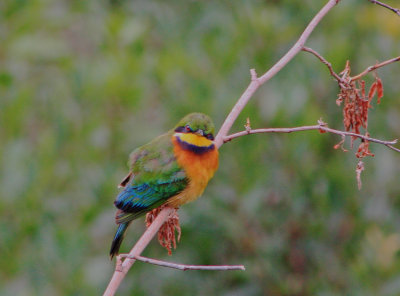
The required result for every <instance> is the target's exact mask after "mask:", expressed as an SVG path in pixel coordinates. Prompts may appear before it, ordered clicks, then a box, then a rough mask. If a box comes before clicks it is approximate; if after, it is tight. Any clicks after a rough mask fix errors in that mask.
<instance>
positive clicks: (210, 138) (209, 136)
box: [206, 134, 214, 141]
mask: <svg viewBox="0 0 400 296" xmlns="http://www.w3.org/2000/svg"><path fill="white" fill-rule="evenodd" d="M206 138H207V139H209V140H211V141H212V140H214V136H213V135H212V134H207V136H206Z"/></svg>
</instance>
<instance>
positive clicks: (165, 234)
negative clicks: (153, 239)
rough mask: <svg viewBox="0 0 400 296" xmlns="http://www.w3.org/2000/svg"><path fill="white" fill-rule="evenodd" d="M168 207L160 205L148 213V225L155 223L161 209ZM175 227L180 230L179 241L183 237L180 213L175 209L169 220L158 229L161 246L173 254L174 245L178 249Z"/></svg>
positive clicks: (169, 253)
mask: <svg viewBox="0 0 400 296" xmlns="http://www.w3.org/2000/svg"><path fill="white" fill-rule="evenodd" d="M164 207H166V206H165V205H164V206H161V207H158V208H156V209H154V210H152V211H150V212H148V213H147V214H146V227H149V226H150V225H151V223H153V221H154V219H155V218H156V217H157V216H158V214H159V213H160V212H161V210H162V209H163V208H164ZM175 229H176V231H177V232H178V242H179V240H180V239H181V227H180V225H179V215H178V212H177V211H175V212H174V213H173V214H172V215H171V216H170V217H169V218H168V220H167V221H165V223H164V224H163V225H162V226H161V227H160V230H158V242H159V243H160V245H161V246H163V247H164V248H166V249H167V251H168V255H171V254H172V246H173V247H174V249H176V239H175Z"/></svg>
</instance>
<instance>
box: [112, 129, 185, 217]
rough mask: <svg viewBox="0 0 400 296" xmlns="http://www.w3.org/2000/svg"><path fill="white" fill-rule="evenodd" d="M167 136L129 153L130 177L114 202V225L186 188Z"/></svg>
mask: <svg viewBox="0 0 400 296" xmlns="http://www.w3.org/2000/svg"><path fill="white" fill-rule="evenodd" d="M171 136H172V133H171V132H170V133H167V134H165V135H162V136H160V137H158V138H156V139H154V140H153V141H152V142H150V143H148V144H146V145H144V146H142V147H140V148H138V149H136V150H135V151H133V152H132V154H131V156H130V161H129V164H130V167H131V172H132V174H131V176H130V178H129V180H124V181H125V184H126V186H125V188H124V190H123V191H121V193H120V194H119V195H118V196H117V198H116V200H115V202H114V204H115V206H116V207H117V208H118V209H120V211H118V213H117V217H116V220H117V223H126V222H129V221H131V220H133V219H136V218H138V217H139V216H141V215H143V214H144V213H146V212H148V211H150V210H152V209H154V208H156V207H159V206H160V205H162V204H164V203H165V202H166V201H167V200H168V198H170V197H172V196H174V195H176V194H178V193H179V192H181V191H182V190H183V189H185V188H186V186H187V184H188V179H187V176H186V173H185V171H184V170H183V168H181V167H179V165H178V163H177V161H176V159H175V157H174V153H173V146H172V142H171Z"/></svg>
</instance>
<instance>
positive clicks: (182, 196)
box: [110, 113, 218, 258]
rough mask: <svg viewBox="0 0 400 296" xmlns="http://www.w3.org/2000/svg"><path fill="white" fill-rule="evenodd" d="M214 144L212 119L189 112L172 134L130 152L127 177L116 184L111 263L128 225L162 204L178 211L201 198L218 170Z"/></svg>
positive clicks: (171, 131)
mask: <svg viewBox="0 0 400 296" xmlns="http://www.w3.org/2000/svg"><path fill="white" fill-rule="evenodd" d="M213 140H214V124H213V122H212V120H211V119H210V117H208V116H207V115H205V114H202V113H191V114H189V115H187V116H185V117H184V118H183V119H182V120H181V121H179V123H178V124H177V125H176V126H175V128H174V129H172V130H170V131H169V132H167V133H166V134H163V135H161V136H159V137H157V138H155V139H154V140H153V141H151V142H150V143H148V144H146V145H143V146H141V147H139V148H137V149H136V150H134V151H133V152H132V153H131V155H130V158H129V162H128V164H129V167H130V172H129V174H128V175H127V176H126V177H125V178H124V180H123V181H122V182H121V184H120V186H121V187H123V188H124V190H123V191H121V192H120V193H119V195H118V196H117V198H116V200H115V202H114V205H115V206H116V207H117V208H118V211H117V213H116V216H115V221H116V223H117V224H118V229H117V232H116V233H115V236H114V239H113V241H112V244H111V250H110V257H111V258H113V257H114V256H115V255H117V254H118V251H119V248H120V246H121V242H122V240H123V238H124V233H125V231H126V229H127V228H128V226H129V224H130V223H131V222H132V220H134V219H136V218H138V217H140V216H142V215H144V214H145V213H147V212H149V211H151V210H153V209H155V208H157V207H159V206H161V205H164V204H166V205H168V206H171V207H175V208H178V207H179V206H181V205H183V204H185V203H187V202H190V201H193V200H195V199H196V198H197V197H199V196H200V195H201V194H202V193H203V191H204V189H205V188H206V186H207V183H208V181H209V180H210V179H211V178H212V177H213V175H214V173H215V171H216V170H217V168H218V150H217V148H216V147H215V144H214V142H213Z"/></svg>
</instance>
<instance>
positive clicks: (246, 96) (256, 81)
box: [215, 0, 339, 148]
mask: <svg viewBox="0 0 400 296" xmlns="http://www.w3.org/2000/svg"><path fill="white" fill-rule="evenodd" d="M338 2H339V0H329V1H328V2H327V3H326V4H325V6H324V7H323V8H322V9H321V10H320V11H319V12H318V13H317V14H316V15H315V16H314V18H313V19H312V20H311V22H310V23H309V24H308V25H307V27H306V29H305V30H304V32H303V33H302V34H301V36H300V38H299V39H298V40H297V41H296V43H295V44H294V45H293V46H292V48H291V49H290V50H289V51H288V52H287V53H286V54H285V55H284V56H283V57H282V58H281V59H280V60H279V61H278V62H277V63H276V64H275V65H273V66H272V67H271V68H270V69H269V70H268V71H267V72H266V73H265V74H264V75H262V76H261V77H259V78H257V75H256V72H255V71H254V69H252V70H251V82H250V84H249V86H248V87H247V89H246V90H245V91H244V93H243V94H242V96H241V97H240V98H239V100H238V101H237V103H236V104H235V106H234V107H233V109H232V111H231V112H230V113H229V115H228V116H227V118H226V119H225V121H224V123H223V124H222V127H221V129H220V130H219V132H218V134H217V136H216V137H215V144H216V146H217V147H218V148H219V147H221V145H222V144H223V143H224V140H223V139H224V137H225V136H226V135H227V134H228V132H229V130H230V129H231V127H232V125H233V123H234V122H235V121H236V118H237V117H238V116H239V114H240V112H241V111H242V110H243V108H244V106H246V104H247V102H248V101H249V100H250V98H251V97H252V96H253V94H254V93H255V92H256V90H257V89H258V88H259V87H260V86H261V85H262V84H264V83H265V82H267V81H268V80H269V79H271V78H272V77H273V76H274V75H275V74H277V73H278V72H279V71H280V70H281V69H282V68H283V67H284V66H285V65H286V64H287V63H289V62H290V61H291V60H292V59H293V58H294V57H295V56H296V55H297V54H298V53H299V52H300V51H301V50H302V49H303V47H304V44H305V42H306V41H307V39H308V37H309V36H310V34H311V33H312V31H313V30H314V29H315V27H316V26H317V25H318V23H319V22H320V21H321V20H322V19H323V17H324V16H325V15H326V14H327V13H328V12H329V11H330V10H331V9H332V8H333V7H334V6H335V5H336V4H337V3H338Z"/></svg>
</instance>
